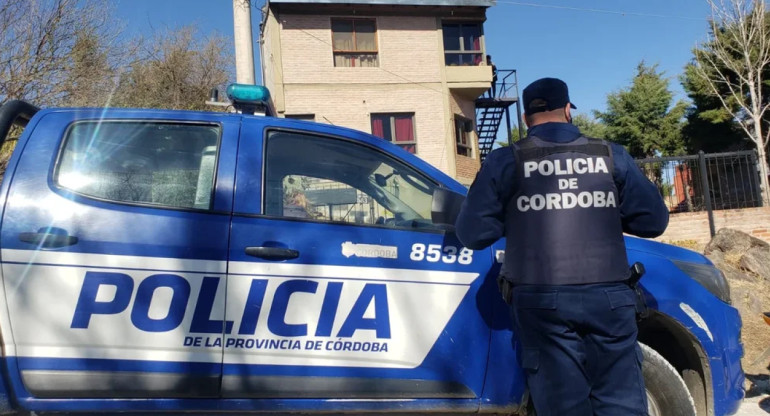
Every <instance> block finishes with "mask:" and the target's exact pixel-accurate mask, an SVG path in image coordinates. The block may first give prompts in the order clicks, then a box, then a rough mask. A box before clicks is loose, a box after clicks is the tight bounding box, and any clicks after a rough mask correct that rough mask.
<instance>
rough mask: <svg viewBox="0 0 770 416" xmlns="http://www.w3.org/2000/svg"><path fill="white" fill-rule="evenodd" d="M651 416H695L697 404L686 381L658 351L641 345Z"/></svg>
mask: <svg viewBox="0 0 770 416" xmlns="http://www.w3.org/2000/svg"><path fill="white" fill-rule="evenodd" d="M639 346H640V347H642V353H643V355H644V364H643V365H642V373H643V375H644V385H645V388H646V390H647V409H648V411H649V415H650V416H695V403H694V402H693V399H692V396H691V395H690V392H689V390H687V385H686V384H685V383H684V380H683V379H682V377H681V376H680V375H679V373H678V372H677V371H676V369H675V368H674V367H672V366H671V364H669V363H668V361H666V359H665V358H663V357H662V356H661V355H660V354H658V353H657V351H655V350H653V349H652V348H650V347H648V346H646V345H644V344H642V343H639Z"/></svg>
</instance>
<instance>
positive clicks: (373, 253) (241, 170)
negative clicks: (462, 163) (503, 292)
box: [0, 87, 744, 416]
mask: <svg viewBox="0 0 770 416" xmlns="http://www.w3.org/2000/svg"><path fill="white" fill-rule="evenodd" d="M230 92H231V99H233V101H234V103H236V107H237V108H239V111H238V112H236V113H214V112H187V111H165V110H125V109H45V110H39V109H38V108H36V107H34V106H32V105H30V104H27V103H25V102H21V101H13V102H9V103H7V104H5V105H4V106H3V107H2V108H0V137H3V138H5V137H6V136H7V135H8V132H9V130H10V131H11V132H12V134H13V133H14V132H16V133H18V132H19V131H20V132H21V133H20V134H21V135H20V137H19V138H18V142H17V145H16V147H15V150H14V152H13V154H12V156H11V159H10V161H9V162H8V165H7V170H6V171H5V174H4V177H3V179H2V186H1V187H0V215H1V216H0V218H1V221H2V222H1V223H0V271H1V272H2V285H1V286H0V291H1V293H0V334H1V335H2V358H1V359H0V363H1V364H2V365H0V409H1V410H2V412H7V413H15V412H18V413H22V414H24V413H35V414H41V413H43V414H44V413H69V414H79V413H97V414H105V413H110V412H123V413H126V412H129V413H144V414H157V413H161V412H170V413H185V412H197V413H204V414H220V413H228V412H237V413H247V412H287V413H317V412H325V413H354V414H361V413H397V412H408V413H437V414H471V413H487V414H490V413H496V414H518V415H526V414H531V411H529V410H528V405H527V397H528V394H527V390H526V385H525V382H524V377H523V374H522V370H521V368H520V367H519V366H518V365H517V363H516V359H515V351H514V348H515V344H514V345H512V341H511V340H512V333H511V328H510V325H509V318H508V310H507V307H506V306H505V304H504V302H503V301H502V300H501V297H500V295H499V293H498V292H497V288H496V284H495V277H496V276H497V274H498V272H499V268H500V264H499V263H498V262H497V260H496V259H497V258H499V257H498V255H499V254H500V253H499V251H500V250H502V247H503V242H499V243H497V244H496V245H495V246H493V247H492V248H490V249H487V250H477V251H473V250H469V249H468V248H465V247H463V246H462V245H461V244H460V242H459V241H458V240H457V238H456V237H455V236H454V234H453V232H452V226H451V224H452V222H453V221H454V218H455V217H456V214H457V210H458V205H457V202H458V201H459V200H460V199H461V198H462V196H461V195H462V194H464V192H465V188H464V187H463V186H462V185H460V184H459V183H457V182H455V181H454V180H453V179H451V178H449V177H448V176H446V175H445V174H443V173H441V172H440V171H438V170H437V169H435V168H433V167H431V166H429V165H428V164H426V163H425V162H423V161H421V160H420V159H418V158H417V157H415V156H413V155H411V154H408V153H407V152H405V151H403V150H401V149H400V148H398V147H396V146H394V145H392V144H390V143H388V142H386V141H384V140H382V139H379V138H376V137H373V136H371V135H368V134H364V133H361V132H358V131H353V130H349V129H344V128H340V127H334V126H329V125H323V124H315V123H308V122H301V121H293V120H287V119H282V118H277V117H271V116H269V115H267V116H262V115H259V114H249V113H253V112H254V110H259V108H262V107H264V104H265V103H267V102H268V101H267V97H268V93H267V92H266V90H263V89H260V88H259V87H253V88H252V89H249V88H246V87H243V88H240V89H238V88H232V89H231V90H230ZM22 128H23V129H22ZM627 246H628V254H629V259H630V261H631V262H636V261H639V262H642V263H644V265H645V266H646V269H647V274H646V276H645V277H644V278H643V279H642V285H643V289H644V293H645V295H646V298H647V303H648V305H649V307H650V313H649V315H648V316H647V317H646V318H645V319H644V320H643V321H642V322H641V323H640V342H641V343H642V344H643V349H644V354H645V357H644V359H645V364H644V366H645V372H644V375H645V378H646V382H647V389H648V391H647V393H648V397H649V398H650V414H652V415H672V416H673V415H693V414H695V412H696V411H697V414H698V415H727V414H731V413H733V412H735V411H736V409H737V408H738V406H739V404H740V401H741V399H742V397H743V387H742V386H743V380H744V376H743V372H742V369H741V364H740V358H741V356H742V353H743V349H742V345H741V344H740V341H739V334H740V328H741V321H740V317H739V315H738V313H737V311H736V310H735V309H734V308H733V307H731V306H730V297H729V287H728V286H727V283H726V281H725V279H724V277H723V275H722V274H721V273H720V272H719V271H718V270H717V269H715V268H714V267H713V266H712V265H711V263H709V261H708V260H707V259H705V258H704V257H703V256H701V255H699V254H696V253H694V252H690V251H687V250H684V249H680V248H676V247H672V246H668V245H664V244H659V243H656V242H651V241H645V240H640V239H635V238H629V239H628V240H627Z"/></svg>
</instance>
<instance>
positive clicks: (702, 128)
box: [682, 63, 751, 153]
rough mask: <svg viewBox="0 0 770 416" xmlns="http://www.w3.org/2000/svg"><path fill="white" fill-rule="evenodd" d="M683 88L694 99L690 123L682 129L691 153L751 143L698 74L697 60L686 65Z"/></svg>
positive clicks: (708, 151) (744, 146)
mask: <svg viewBox="0 0 770 416" xmlns="http://www.w3.org/2000/svg"><path fill="white" fill-rule="evenodd" d="M720 70H726V68H721V69H720ZM682 87H683V88H684V90H685V92H686V93H687V95H688V97H689V98H690V101H691V102H692V105H691V106H690V107H689V108H688V109H687V124H686V125H685V127H684V129H683V130H682V135H683V136H684V140H685V143H686V146H687V151H688V153H695V152H698V151H700V150H703V151H704V152H706V153H714V152H726V151H734V150H744V149H747V148H749V146H751V142H750V141H749V140H748V139H747V138H746V134H745V133H744V132H743V131H742V130H741V128H740V126H739V125H738V123H737V122H736V121H735V119H734V118H733V115H732V114H731V113H730V111H728V110H727V109H726V108H725V107H724V105H722V102H721V101H720V100H719V98H717V97H715V96H714V94H713V93H712V91H711V88H710V87H709V86H708V84H707V81H706V80H705V79H703V78H702V77H701V76H700V75H699V74H698V69H697V68H696V67H695V63H690V64H688V65H687V66H686V67H685V69H684V74H683V75H682Z"/></svg>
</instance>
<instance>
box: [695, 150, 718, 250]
mask: <svg viewBox="0 0 770 416" xmlns="http://www.w3.org/2000/svg"><path fill="white" fill-rule="evenodd" d="M698 162H699V163H700V180H701V183H702V184H703V196H704V198H705V200H706V211H708V215H709V230H710V231H711V236H712V237H714V235H716V230H715V227H714V207H712V206H711V187H710V186H709V175H708V173H707V172H706V154H705V153H703V150H701V151H699V152H698Z"/></svg>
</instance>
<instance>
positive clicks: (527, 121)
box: [524, 113, 529, 128]
mask: <svg viewBox="0 0 770 416" xmlns="http://www.w3.org/2000/svg"><path fill="white" fill-rule="evenodd" d="M524 126H525V127H526V128H529V116H528V115H527V113H524Z"/></svg>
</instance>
